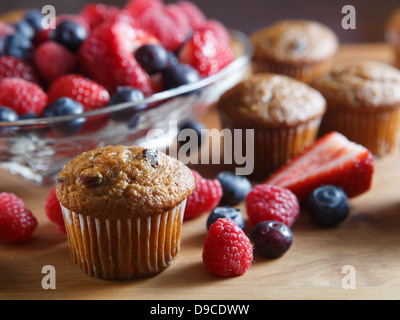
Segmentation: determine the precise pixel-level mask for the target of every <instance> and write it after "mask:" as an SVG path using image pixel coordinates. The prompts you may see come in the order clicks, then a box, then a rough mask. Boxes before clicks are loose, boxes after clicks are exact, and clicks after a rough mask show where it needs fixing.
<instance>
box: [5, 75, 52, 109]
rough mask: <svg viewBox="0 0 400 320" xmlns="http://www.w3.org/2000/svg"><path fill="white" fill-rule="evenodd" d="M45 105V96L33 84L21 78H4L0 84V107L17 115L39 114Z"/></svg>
mask: <svg viewBox="0 0 400 320" xmlns="http://www.w3.org/2000/svg"><path fill="white" fill-rule="evenodd" d="M46 104H47V94H46V93H45V92H44V91H43V90H42V89H41V88H40V87H39V86H38V85H37V84H35V83H33V82H30V81H27V80H24V79H21V78H5V79H3V80H2V81H1V83H0V105H3V106H7V107H10V108H12V109H13V110H14V111H15V112H17V113H18V114H19V115H23V114H26V113H36V114H40V113H41V112H42V111H43V109H44V108H45V106H46Z"/></svg>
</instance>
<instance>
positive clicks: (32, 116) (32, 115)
mask: <svg viewBox="0 0 400 320" xmlns="http://www.w3.org/2000/svg"><path fill="white" fill-rule="evenodd" d="M38 118H40V116H39V115H38V114H37V113H25V114H23V115H21V116H19V120H33V119H38Z"/></svg>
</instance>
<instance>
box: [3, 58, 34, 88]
mask: <svg viewBox="0 0 400 320" xmlns="http://www.w3.org/2000/svg"><path fill="white" fill-rule="evenodd" d="M3 78H22V79H25V80H27V81H31V82H35V83H36V82H38V76H37V73H36V71H35V68H34V67H33V66H32V64H30V63H29V62H27V61H24V60H22V59H20V58H17V57H13V56H5V57H0V80H1V79H3Z"/></svg>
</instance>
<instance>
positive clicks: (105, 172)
mask: <svg viewBox="0 0 400 320" xmlns="http://www.w3.org/2000/svg"><path fill="white" fill-rule="evenodd" d="M194 186H195V182H194V177H193V174H192V173H191V171H190V169H189V168H188V167H186V166H185V165H184V164H183V163H181V162H179V161H178V160H176V159H174V158H171V157H169V156H167V155H165V154H163V153H161V152H158V151H155V150H150V149H144V148H140V147H134V146H131V147H125V146H107V147H102V148H98V149H94V150H91V151H88V152H85V153H83V154H81V155H79V156H77V157H75V158H74V159H73V160H72V161H70V162H69V163H67V164H66V165H65V167H64V168H63V170H62V171H61V173H60V174H59V176H58V179H57V182H56V190H57V198H58V200H59V201H60V203H61V205H63V206H64V207H66V208H68V209H69V210H72V211H75V212H79V213H82V214H85V215H89V216H92V217H94V218H107V219H122V218H135V217H138V215H141V216H143V215H152V214H157V213H162V212H165V211H168V210H171V209H172V208H174V207H175V206H176V205H178V204H180V203H181V202H182V201H184V200H185V199H186V198H187V197H188V196H189V195H190V194H191V193H192V192H193V190H194Z"/></svg>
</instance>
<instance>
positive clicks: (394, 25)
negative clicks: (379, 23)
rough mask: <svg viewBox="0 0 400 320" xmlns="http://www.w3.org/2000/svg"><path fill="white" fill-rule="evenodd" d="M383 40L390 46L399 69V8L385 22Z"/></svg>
mask: <svg viewBox="0 0 400 320" xmlns="http://www.w3.org/2000/svg"><path fill="white" fill-rule="evenodd" d="M385 39H386V41H387V42H389V43H390V44H392V46H393V52H394V54H395V63H396V65H397V67H400V7H399V8H397V9H396V10H394V11H393V12H392V14H391V15H390V16H389V18H388V20H387V22H386V26H385Z"/></svg>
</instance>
